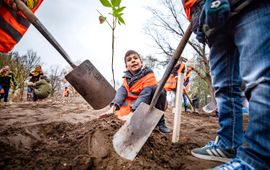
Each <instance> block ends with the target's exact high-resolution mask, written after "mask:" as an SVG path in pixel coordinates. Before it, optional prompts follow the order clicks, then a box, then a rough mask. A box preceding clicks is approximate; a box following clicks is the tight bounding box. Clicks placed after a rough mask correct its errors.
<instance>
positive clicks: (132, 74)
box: [111, 50, 171, 133]
mask: <svg viewBox="0 0 270 170" xmlns="http://www.w3.org/2000/svg"><path fill="white" fill-rule="evenodd" d="M125 64H126V68H127V71H125V75H124V76H123V84H122V86H121V87H120V88H119V89H118V91H117V92H116V95H115V98H114V100H113V102H112V103H111V106H112V107H113V110H115V111H116V112H115V113H116V115H117V117H118V118H119V119H121V120H127V118H128V117H130V116H132V114H133V112H134V111H135V110H136V108H137V107H138V106H139V104H140V103H141V102H144V103H147V104H149V103H150V102H151V99H152V97H153V94H154V92H155V89H156V87H157V80H156V77H155V75H154V73H153V71H152V70H151V69H150V68H148V67H143V61H142V60H141V58H140V56H139V54H138V53H137V52H136V51H133V50H129V51H127V52H126V54H125ZM166 104H167V101H166V93H165V92H164V91H163V92H162V93H161V95H160V97H159V99H158V102H157V104H156V108H157V109H160V110H162V111H165V109H166ZM157 126H158V128H159V130H160V131H161V132H163V133H170V132H171V130H170V129H169V128H167V127H166V124H165V119H164V115H163V116H162V118H161V119H160V121H159V123H158V125H157Z"/></svg>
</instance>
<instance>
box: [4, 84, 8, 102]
mask: <svg viewBox="0 0 270 170" xmlns="http://www.w3.org/2000/svg"><path fill="white" fill-rule="evenodd" d="M3 88H4V91H5V93H4V102H8V94H9V87H3Z"/></svg>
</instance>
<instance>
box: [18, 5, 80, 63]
mask: <svg viewBox="0 0 270 170" xmlns="http://www.w3.org/2000/svg"><path fill="white" fill-rule="evenodd" d="M15 3H16V5H17V8H18V9H19V10H20V11H21V12H22V13H23V14H24V15H25V17H26V18H27V19H28V21H29V22H31V23H32V24H33V25H34V26H35V27H36V29H37V30H38V31H39V32H40V33H41V34H42V35H43V36H44V37H45V38H46V39H47V40H48V41H49V42H50V44H51V45H52V46H53V47H54V48H55V49H56V50H57V51H58V52H59V53H60V54H61V55H62V56H63V57H64V59H65V60H66V61H67V62H68V63H69V65H70V66H71V67H72V68H75V67H76V65H75V64H73V63H72V61H71V60H70V57H69V56H68V54H67V53H66V51H65V50H64V49H63V48H62V47H61V45H60V44H59V43H58V42H57V41H56V39H55V38H54V37H53V36H52V35H51V34H50V32H49V31H48V30H47V29H46V27H45V26H44V25H43V24H42V23H41V22H40V21H39V19H38V18H37V17H36V16H35V15H34V14H33V12H32V11H31V10H30V9H29V8H28V7H27V6H26V5H25V4H24V3H23V2H22V1H21V0H15Z"/></svg>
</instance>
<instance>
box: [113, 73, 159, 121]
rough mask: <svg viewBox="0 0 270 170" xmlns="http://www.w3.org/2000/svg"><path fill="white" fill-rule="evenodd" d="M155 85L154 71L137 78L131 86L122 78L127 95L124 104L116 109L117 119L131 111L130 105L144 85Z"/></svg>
mask: <svg viewBox="0 0 270 170" xmlns="http://www.w3.org/2000/svg"><path fill="white" fill-rule="evenodd" d="M155 85H157V80H156V77H155V74H154V73H149V74H147V75H145V76H144V77H142V78H141V79H140V80H138V81H137V82H136V83H135V84H134V85H133V86H132V87H129V86H128V83H127V80H126V79H124V81H123V86H124V87H125V88H126V90H127V93H128V94H127V97H126V100H125V102H124V104H123V105H122V106H121V107H120V109H119V110H117V111H116V115H117V117H118V118H119V119H121V117H123V116H127V115H128V114H129V113H130V112H131V105H132V103H133V102H135V101H136V99H138V97H139V95H140V93H141V91H142V90H143V89H144V88H146V87H151V86H155Z"/></svg>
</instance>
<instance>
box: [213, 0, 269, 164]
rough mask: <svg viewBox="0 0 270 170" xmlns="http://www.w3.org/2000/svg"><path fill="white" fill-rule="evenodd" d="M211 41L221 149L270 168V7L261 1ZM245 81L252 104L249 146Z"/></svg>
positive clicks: (240, 15) (235, 18) (248, 97)
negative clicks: (244, 112)
mask: <svg viewBox="0 0 270 170" xmlns="http://www.w3.org/2000/svg"><path fill="white" fill-rule="evenodd" d="M208 38H209V40H210V42H212V43H211V47H210V48H211V51H210V67H211V74H212V78H213V86H214V89H215V97H216V101H217V107H218V113H219V124H220V128H219V129H218V131H217V133H218V136H219V139H220V141H219V143H218V144H219V145H220V146H221V147H223V148H226V149H236V150H237V157H238V158H240V159H241V160H243V161H245V162H247V163H248V164H249V165H251V166H253V167H254V168H255V169H270V163H269V160H270V3H269V2H266V1H255V3H254V4H251V5H250V6H249V7H247V9H245V10H244V11H243V12H241V13H240V14H239V15H238V16H235V17H234V18H232V19H231V20H230V22H229V23H228V24H227V25H226V26H225V27H224V29H222V30H220V31H219V32H218V35H214V36H210V37H208ZM242 81H244V82H245V83H246V91H245V93H246V96H247V99H248V100H249V124H248V128H247V130H246V133H245V136H244V143H245V145H243V146H242V143H243V130H242V111H241V108H242V98H241V90H240V86H241V82H242Z"/></svg>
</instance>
